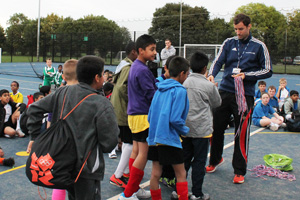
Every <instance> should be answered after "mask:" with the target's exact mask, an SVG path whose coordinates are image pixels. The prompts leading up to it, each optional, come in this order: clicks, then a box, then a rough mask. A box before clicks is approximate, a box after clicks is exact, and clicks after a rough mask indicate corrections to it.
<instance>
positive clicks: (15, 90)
mask: <svg viewBox="0 0 300 200" xmlns="http://www.w3.org/2000/svg"><path fill="white" fill-rule="evenodd" d="M19 87H20V85H19V83H18V82H17V81H13V82H11V84H10V88H11V91H12V92H11V93H9V94H10V97H11V99H12V100H13V101H14V102H15V103H23V95H22V94H21V92H19Z"/></svg>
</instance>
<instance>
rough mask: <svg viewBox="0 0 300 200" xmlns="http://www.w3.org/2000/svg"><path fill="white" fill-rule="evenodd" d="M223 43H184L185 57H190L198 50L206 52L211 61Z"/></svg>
mask: <svg viewBox="0 0 300 200" xmlns="http://www.w3.org/2000/svg"><path fill="white" fill-rule="evenodd" d="M221 46H222V45H221V44H184V46H183V57H184V58H186V59H188V60H189V59H190V58H191V56H192V55H193V54H194V53H195V52H196V51H201V52H203V53H205V54H206V55H207V57H208V59H209V61H210V62H212V61H213V60H214V59H215V57H216V56H217V54H218V52H219V50H220V48H221Z"/></svg>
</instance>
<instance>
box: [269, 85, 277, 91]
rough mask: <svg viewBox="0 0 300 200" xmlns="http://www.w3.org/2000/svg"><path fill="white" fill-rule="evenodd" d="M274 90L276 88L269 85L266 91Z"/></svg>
mask: <svg viewBox="0 0 300 200" xmlns="http://www.w3.org/2000/svg"><path fill="white" fill-rule="evenodd" d="M270 89H271V90H275V91H276V87H275V86H274V85H270V86H269V87H268V90H270Z"/></svg>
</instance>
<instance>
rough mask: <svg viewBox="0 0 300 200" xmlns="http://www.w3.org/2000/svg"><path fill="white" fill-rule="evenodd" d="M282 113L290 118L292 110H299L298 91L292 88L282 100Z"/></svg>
mask: <svg viewBox="0 0 300 200" xmlns="http://www.w3.org/2000/svg"><path fill="white" fill-rule="evenodd" d="M283 109H284V114H285V118H286V119H290V118H291V116H292V113H293V111H294V110H298V111H300V100H299V92H297V91H296V90H292V91H291V92H290V97H289V98H287V99H286V101H285V102H284V108H283Z"/></svg>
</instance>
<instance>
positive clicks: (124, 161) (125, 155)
mask: <svg viewBox="0 0 300 200" xmlns="http://www.w3.org/2000/svg"><path fill="white" fill-rule="evenodd" d="M131 152H132V144H129V143H123V145H122V154H121V158H120V161H119V164H118V167H117V169H116V171H115V176H116V178H121V177H122V176H123V173H124V172H125V169H126V168H128V164H129V158H130V155H131ZM128 171H129V170H128Z"/></svg>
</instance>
